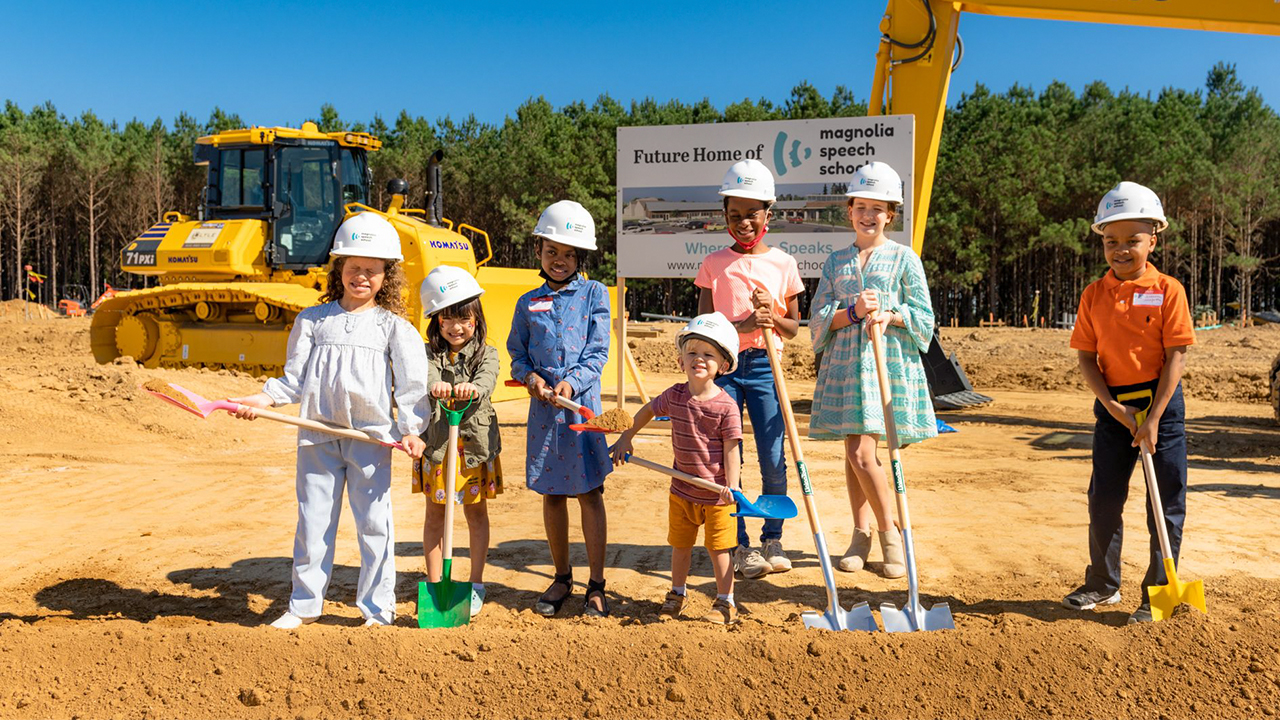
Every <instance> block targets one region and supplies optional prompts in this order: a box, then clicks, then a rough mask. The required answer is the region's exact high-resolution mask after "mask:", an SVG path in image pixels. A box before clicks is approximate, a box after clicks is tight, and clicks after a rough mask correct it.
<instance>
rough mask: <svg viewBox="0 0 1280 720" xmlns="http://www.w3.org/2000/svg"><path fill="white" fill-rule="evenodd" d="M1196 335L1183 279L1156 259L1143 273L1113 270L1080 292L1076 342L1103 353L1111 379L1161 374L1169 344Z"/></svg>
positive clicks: (1120, 381) (1132, 381)
mask: <svg viewBox="0 0 1280 720" xmlns="http://www.w3.org/2000/svg"><path fill="white" fill-rule="evenodd" d="M1195 341H1196V335H1195V331H1194V330H1193V329H1192V323H1191V311H1190V309H1189V308H1188V306H1187V293H1186V291H1185V290H1183V288H1182V283H1180V282H1178V281H1177V280H1175V279H1174V278H1171V277H1169V276H1168V275H1165V274H1164V273H1161V272H1160V271H1158V270H1156V267H1155V266H1154V265H1152V264H1151V263H1147V269H1146V271H1145V272H1143V274H1142V275H1141V277H1138V278H1137V279H1134V280H1121V279H1120V278H1118V277H1116V274H1115V271H1113V270H1108V271H1107V274H1106V275H1104V276H1103V277H1102V279H1100V280H1095V281H1094V282H1093V283H1091V284H1090V285H1089V287H1087V288H1085V289H1084V293H1083V294H1081V296H1080V312H1079V313H1078V314H1077V315H1076V327H1075V329H1074V330H1073V331H1072V332H1071V347H1072V348H1075V349H1076V350H1084V351H1085V352H1096V353H1098V365H1099V367H1101V368H1102V377H1103V378H1104V379H1105V380H1106V381H1107V385H1110V386H1112V387H1116V386H1120V385H1136V384H1138V383H1145V382H1150V381H1152V380H1156V379H1158V378H1159V377H1160V372H1161V371H1162V370H1163V369H1164V353H1165V348H1170V347H1180V346H1184V345H1192V344H1194V343H1195Z"/></svg>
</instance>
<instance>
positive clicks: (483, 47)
mask: <svg viewBox="0 0 1280 720" xmlns="http://www.w3.org/2000/svg"><path fill="white" fill-rule="evenodd" d="M778 8H786V10H785V11H780V10H778ZM883 10H884V3H883V2H882V1H881V0H846V2H843V3H756V2H736V3H688V2H685V3H673V2H650V3H625V4H623V3H619V4H616V5H615V4H599V5H597V4H596V3H559V4H554V3H505V2H491V3H483V4H482V3H474V2H467V3H453V4H440V3H399V4H390V3H383V2H378V1H376V0H370V1H369V2H367V3H363V4H357V3H347V4H339V3H333V2H324V1H321V0H317V1H316V2H310V3H278V4H275V5H273V6H268V4H265V3H246V2H238V1H232V2H224V3H208V2H189V3H151V2H132V3H130V2H121V3H119V4H112V3H95V4H93V5H88V4H79V3H65V2H45V3H34V2H14V1H13V0H0V12H3V17H4V18H5V20H6V25H7V26H8V27H9V28H10V29H17V30H18V32H6V36H5V42H4V43H3V44H0V78H3V79H0V97H2V98H4V99H8V100H13V101H15V102H17V103H18V104H19V105H20V106H22V107H23V108H24V109H25V108H30V107H31V106H33V105H35V104H37V103H41V102H44V101H45V100H51V101H53V103H54V104H55V105H56V106H57V108H58V109H59V110H60V111H62V112H63V113H64V114H67V115H76V114H79V113H80V112H82V111H84V110H90V109H91V110H93V111H94V112H96V113H98V114H99V115H100V116H102V117H104V118H107V119H115V120H118V121H122V122H123V121H126V120H128V119H130V118H133V117H138V118H141V119H143V120H147V121H150V120H152V119H154V118H156V117H160V118H162V119H164V120H165V121H166V122H170V121H171V120H172V118H173V117H174V116H175V115H176V114H177V113H178V112H180V111H184V110H185V111H187V112H189V113H191V114H193V115H194V116H196V117H197V118H198V119H200V120H204V119H205V118H207V117H208V115H209V112H210V111H211V110H212V109H213V107H214V106H221V107H222V108H223V109H224V110H227V111H232V112H237V113H239V114H240V115H241V117H242V118H243V119H244V120H245V121H246V122H249V123H253V124H259V125H278V124H280V125H282V124H290V123H296V122H299V121H300V120H301V119H303V118H306V117H311V116H315V115H316V114H317V113H318V110H319V107H320V105H321V104H322V103H324V102H331V103H333V104H334V105H335V106H336V107H337V109H338V111H339V113H340V114H341V116H342V117H343V118H344V119H346V120H349V121H351V120H368V119H371V118H372V117H373V116H374V115H375V114H381V115H382V116H383V117H384V118H386V119H387V120H388V121H390V120H393V119H394V117H395V116H396V115H398V114H399V112H400V111H401V110H402V109H403V110H408V111H409V112H410V113H411V114H414V115H423V116H426V117H428V118H430V119H435V118H437V117H442V116H444V115H451V116H453V117H454V118H461V117H465V116H467V115H469V114H474V115H475V116H476V117H477V118H479V119H480V120H482V121H485V122H491V123H493V122H501V120H502V119H503V118H504V117H505V116H506V115H507V114H508V113H511V112H513V111H514V110H515V108H516V107H517V106H518V105H519V104H520V103H521V102H523V101H525V100H526V99H528V98H530V97H536V96H539V95H542V96H545V97H546V98H547V99H548V100H549V101H550V102H551V103H553V104H554V105H556V106H560V105H563V104H565V103H567V102H570V101H573V100H578V99H585V100H588V101H590V100H593V99H595V98H596V97H597V96H599V95H600V94H602V93H608V94H610V95H612V96H613V97H615V98H617V99H619V100H622V101H624V102H625V101H628V100H631V99H641V98H644V97H653V98H655V99H657V100H660V101H665V100H669V99H679V100H682V101H686V102H696V101H698V100H700V99H702V98H703V97H706V98H709V99H710V100H711V101H712V102H713V103H715V104H716V105H717V106H720V107H723V106H724V105H725V104H727V103H730V102H734V101H737V100H741V99H743V98H748V97H749V98H753V99H754V98H759V97H765V98H768V99H770V100H773V101H775V102H782V101H783V100H784V99H785V98H786V96H787V94H788V93H789V92H790V90H791V88H792V87H793V86H794V85H795V84H797V83H798V82H800V81H803V80H808V81H809V82H811V83H813V84H814V85H815V86H817V88H818V89H819V90H820V91H821V92H822V93H823V94H824V95H830V93H831V92H832V90H833V89H834V88H835V87H836V86H837V85H841V84H843V85H846V86H848V87H849V88H850V89H851V90H853V92H854V94H855V96H857V98H858V99H860V100H865V99H866V98H867V96H868V94H869V89H870V83H871V74H872V70H873V66H874V54H875V50H876V43H877V40H878V37H879V30H878V23H879V19H880V15H881V13H882V12H883ZM960 33H961V35H962V36H963V39H964V42H965V50H966V52H965V59H964V63H963V64H962V65H961V67H960V69H959V70H958V71H957V73H956V75H955V77H954V78H953V80H952V86H951V95H950V97H949V102H951V103H953V104H954V102H955V101H956V100H957V99H958V98H959V97H960V94H961V93H962V92H964V91H968V90H971V89H972V88H973V87H974V84H975V83H976V82H982V83H984V84H986V85H987V86H988V87H990V88H992V89H994V90H997V91H1003V90H1005V89H1007V88H1008V87H1010V86H1011V85H1013V84H1014V83H1021V84H1023V85H1028V86H1031V87H1033V88H1035V89H1036V90H1040V89H1042V88H1043V87H1044V86H1045V85H1046V84H1047V83H1049V82H1050V81H1052V80H1055V79H1057V80H1062V81H1064V82H1066V83H1067V84H1068V85H1070V86H1071V87H1072V88H1074V89H1075V90H1077V91H1079V90H1080V89H1081V88H1082V87H1084V86H1085V85H1086V84H1087V83H1089V82H1091V81H1093V80H1103V81H1105V82H1107V84H1108V85H1110V86H1111V87H1112V88H1113V89H1117V90H1118V89H1121V88H1126V87H1127V88H1129V89H1131V90H1135V91H1139V92H1148V91H1150V92H1152V93H1153V94H1154V93H1157V92H1159V90H1160V89H1161V88H1162V87H1168V86H1175V87H1182V88H1199V87H1202V86H1203V83H1204V78H1205V74H1206V73H1207V72H1208V70H1209V68H1210V67H1212V65H1213V64H1214V63H1215V62H1217V61H1220V60H1221V61H1226V62H1231V63H1235V64H1236V66H1237V71H1238V73H1239V76H1240V79H1241V80H1242V81H1243V82H1244V83H1245V85H1246V86H1247V87H1257V88H1258V90H1259V91H1260V92H1261V93H1262V95H1263V98H1264V99H1265V100H1266V101H1267V103H1268V104H1269V105H1271V106H1272V107H1277V103H1280V73H1276V72H1275V70H1274V68H1275V66H1276V60H1277V59H1280V37H1270V36H1248V35H1234V34H1223V33H1207V32H1193V31H1184V30H1157V29H1143V28H1127V27H1119V26H1108V25H1092V24H1084V23H1061V22H1049V21H1038V20H1013V19H1003V18H991V17H984V16H978V15H967V14H966V15H964V16H963V17H962V19H961V22H960Z"/></svg>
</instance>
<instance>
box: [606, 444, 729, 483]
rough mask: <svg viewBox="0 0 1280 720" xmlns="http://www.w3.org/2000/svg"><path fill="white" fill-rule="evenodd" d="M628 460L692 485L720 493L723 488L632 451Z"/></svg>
mask: <svg viewBox="0 0 1280 720" xmlns="http://www.w3.org/2000/svg"><path fill="white" fill-rule="evenodd" d="M627 462H628V463H635V464H636V465H639V466H640V467H643V468H649V469H650V470H656V471H658V472H660V473H662V474H664V475H670V476H671V477H673V478H676V479H678V480H683V481H685V482H687V483H689V484H690V485H696V486H698V487H700V488H702V489H703V490H710V491H711V492H715V493H718V492H720V491H721V490H722V489H723V488H722V487H721V486H719V485H717V484H715V483H713V482H711V481H709V480H704V479H702V478H700V477H695V476H693V475H690V474H689V473H683V472H680V471H679V470H677V469H675V468H673V467H667V466H666V465H659V464H658V463H656V462H651V461H649V460H645V459H644V458H640V457H636V456H635V455H632V454H631V453H627Z"/></svg>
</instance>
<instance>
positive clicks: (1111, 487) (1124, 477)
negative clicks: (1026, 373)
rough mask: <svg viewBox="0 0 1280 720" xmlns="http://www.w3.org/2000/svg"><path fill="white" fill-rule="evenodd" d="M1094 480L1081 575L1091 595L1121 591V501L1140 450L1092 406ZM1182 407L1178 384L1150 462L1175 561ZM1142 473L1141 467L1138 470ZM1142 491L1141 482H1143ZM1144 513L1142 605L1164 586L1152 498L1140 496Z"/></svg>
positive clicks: (1141, 403)
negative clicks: (1146, 552) (1146, 539)
mask: <svg viewBox="0 0 1280 720" xmlns="http://www.w3.org/2000/svg"><path fill="white" fill-rule="evenodd" d="M1156 382H1157V381H1152V382H1149V383H1143V384H1141V385H1127V386H1124V387H1113V388H1108V389H1109V390H1110V391H1111V396H1112V397H1117V396H1119V395H1122V394H1125V393H1128V392H1132V391H1134V390H1146V389H1150V390H1151V392H1152V394H1153V395H1154V393H1155V388H1156ZM1124 402H1125V404H1126V405H1134V406H1137V407H1146V404H1147V402H1148V401H1147V400H1146V399H1142V400H1135V401H1124ZM1093 415H1094V417H1095V418H1097V423H1096V424H1095V425H1094V429H1093V477H1092V478H1091V479H1090V480H1089V567H1088V568H1087V569H1086V570H1085V587H1086V588H1088V589H1090V590H1099V591H1115V590H1118V589H1120V544H1121V541H1122V540H1123V538H1124V521H1123V519H1122V518H1121V513H1122V512H1123V511H1124V503H1125V500H1127V499H1128V497H1129V481H1130V478H1131V477H1132V475H1133V467H1134V465H1135V464H1137V462H1138V448H1136V447H1133V434H1132V433H1130V432H1129V429H1128V428H1126V427H1125V426H1124V425H1123V424H1121V423H1120V422H1119V421H1117V420H1116V419H1115V418H1113V417H1111V414H1110V413H1108V412H1107V410H1106V408H1104V407H1103V406H1102V403H1100V402H1098V401H1096V400H1095V401H1094V403H1093ZM1185 419H1186V406H1185V405H1184V403H1183V401H1182V384H1181V383H1179V384H1178V387H1177V388H1176V389H1174V392H1173V397H1172V398H1171V399H1170V400H1169V406H1168V407H1166V408H1165V410H1164V414H1163V415H1161V416H1160V428H1159V430H1158V433H1157V436H1156V451H1155V454H1154V455H1152V458H1151V459H1152V461H1153V464H1154V465H1155V469H1156V487H1157V488H1159V490H1160V501H1161V502H1162V503H1163V505H1164V521H1165V527H1166V528H1167V529H1168V533H1169V546H1170V547H1171V548H1172V550H1173V557H1174V560H1177V558H1178V548H1179V547H1180V546H1181V545H1182V523H1183V520H1184V519H1185V518H1186V514H1187V435H1186V425H1185ZM1139 472H1141V468H1139ZM1144 487H1145V482H1144ZM1143 498H1144V500H1146V502H1145V503H1144V504H1145V505H1146V508H1147V532H1148V533H1149V534H1150V543H1149V545H1150V560H1149V561H1148V564H1147V574H1146V576H1145V577H1143V578H1142V601H1143V602H1147V601H1148V598H1147V587H1148V586H1150V585H1163V584H1165V583H1166V582H1167V578H1165V573H1164V564H1163V562H1162V559H1161V556H1160V538H1159V536H1157V535H1156V523H1155V518H1154V517H1153V516H1152V513H1151V502H1150V498H1148V497H1147V496H1146V494H1145V493H1144V495H1143Z"/></svg>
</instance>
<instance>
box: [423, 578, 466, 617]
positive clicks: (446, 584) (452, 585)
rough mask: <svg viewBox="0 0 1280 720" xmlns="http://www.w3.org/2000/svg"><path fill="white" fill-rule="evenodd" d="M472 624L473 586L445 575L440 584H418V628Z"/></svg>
mask: <svg viewBox="0 0 1280 720" xmlns="http://www.w3.org/2000/svg"><path fill="white" fill-rule="evenodd" d="M469 622H471V585H470V583H458V582H454V581H453V580H451V579H449V576H448V575H445V576H444V578H443V579H442V580H440V582H434V583H429V582H420V583H418V627H420V628H450V627H458V626H460V625H466V624H467V623H469Z"/></svg>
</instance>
